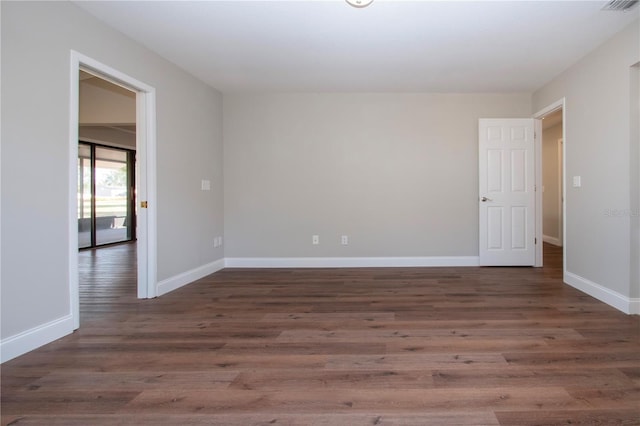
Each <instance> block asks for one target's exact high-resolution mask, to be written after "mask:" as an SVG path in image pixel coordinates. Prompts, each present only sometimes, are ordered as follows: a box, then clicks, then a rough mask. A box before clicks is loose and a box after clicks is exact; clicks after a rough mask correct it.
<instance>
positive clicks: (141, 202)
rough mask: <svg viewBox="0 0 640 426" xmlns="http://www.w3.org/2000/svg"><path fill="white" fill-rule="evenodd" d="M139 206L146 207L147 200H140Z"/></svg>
mask: <svg viewBox="0 0 640 426" xmlns="http://www.w3.org/2000/svg"><path fill="white" fill-rule="evenodd" d="M140 207H142V208H143V209H146V208H147V202H146V201H140Z"/></svg>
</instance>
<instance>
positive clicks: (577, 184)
mask: <svg viewBox="0 0 640 426" xmlns="http://www.w3.org/2000/svg"><path fill="white" fill-rule="evenodd" d="M581 186H582V179H581V178H580V176H574V177H573V187H574V188H580V187H581Z"/></svg>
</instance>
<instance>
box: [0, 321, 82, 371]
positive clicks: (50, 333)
mask: <svg viewBox="0 0 640 426" xmlns="http://www.w3.org/2000/svg"><path fill="white" fill-rule="evenodd" d="M73 329H74V318H73V317H72V316H71V315H66V316H64V317H62V318H58V319H56V320H53V321H50V322H48V323H46V324H42V325H39V326H37V327H34V328H32V329H30V330H26V331H23V332H22V333H19V334H16V335H14V336H11V337H7V338H6V339H2V342H0V362H5V361H9V360H11V359H13V358H15V357H18V356H20V355H22V354H25V353H27V352H29V351H32V350H34V349H37V348H39V347H40V346H42V345H46V344H47V343H50V342H53V341H54V340H57V339H59V338H61V337H64V336H66V335H67V334H70V333H72V332H73Z"/></svg>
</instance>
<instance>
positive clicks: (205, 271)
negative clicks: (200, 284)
mask: <svg viewBox="0 0 640 426" xmlns="http://www.w3.org/2000/svg"><path fill="white" fill-rule="evenodd" d="M224 266H225V260H224V259H218V260H216V261H214V262H211V263H208V264H206V265H202V266H199V267H197V268H195V269H192V270H190V271H186V272H183V273H181V274H178V275H176V276H174V277H171V278H167V279H166V280H162V281H160V282H159V283H158V284H157V285H156V294H157V295H158V296H162V295H163V294H167V293H169V292H170V291H173V290H176V289H178V288H180V287H182V286H184V285H187V284H189V283H192V282H194V281H196V280H199V279H200V278H202V277H206V276H207V275H211V274H213V273H214V272H218V271H219V270H221V269H222V268H224Z"/></svg>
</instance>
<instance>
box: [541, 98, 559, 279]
mask: <svg viewBox="0 0 640 426" xmlns="http://www.w3.org/2000/svg"><path fill="white" fill-rule="evenodd" d="M534 117H535V118H536V119H540V120H541V122H542V123H541V125H540V131H541V138H540V144H539V146H538V147H537V153H536V157H537V159H538V160H539V161H538V165H537V166H536V173H537V178H536V186H537V188H539V190H538V191H537V199H536V205H537V208H536V213H537V215H538V220H537V225H538V231H537V232H536V235H537V238H538V241H542V244H539V245H538V247H539V262H537V266H543V265H542V259H543V255H544V253H543V250H544V247H547V249H549V248H550V247H554V252H557V251H561V253H562V265H563V266H562V270H563V271H564V269H565V266H564V265H566V260H565V259H566V247H565V235H566V233H565V212H566V209H565V193H566V191H565V182H566V179H565V156H566V147H565V132H564V129H565V101H564V99H561V100H559V101H557V102H555V103H553V104H551V105H550V106H548V107H547V108H545V109H543V110H542V111H539V112H538V113H537V114H535V116H534Z"/></svg>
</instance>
